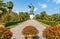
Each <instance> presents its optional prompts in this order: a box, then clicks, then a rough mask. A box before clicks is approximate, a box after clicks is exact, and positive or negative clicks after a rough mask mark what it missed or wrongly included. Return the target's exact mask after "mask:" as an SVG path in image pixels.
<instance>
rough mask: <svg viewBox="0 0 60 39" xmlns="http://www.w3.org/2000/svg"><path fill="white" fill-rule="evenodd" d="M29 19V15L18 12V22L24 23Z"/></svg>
mask: <svg viewBox="0 0 60 39" xmlns="http://www.w3.org/2000/svg"><path fill="white" fill-rule="evenodd" d="M27 19H29V15H28V13H27V12H19V20H20V21H25V20H27Z"/></svg>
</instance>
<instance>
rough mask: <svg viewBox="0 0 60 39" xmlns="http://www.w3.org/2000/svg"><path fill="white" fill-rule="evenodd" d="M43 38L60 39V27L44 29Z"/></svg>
mask: <svg viewBox="0 0 60 39" xmlns="http://www.w3.org/2000/svg"><path fill="white" fill-rule="evenodd" d="M43 37H44V38H46V39H60V26H50V27H47V28H46V29H44V31H43Z"/></svg>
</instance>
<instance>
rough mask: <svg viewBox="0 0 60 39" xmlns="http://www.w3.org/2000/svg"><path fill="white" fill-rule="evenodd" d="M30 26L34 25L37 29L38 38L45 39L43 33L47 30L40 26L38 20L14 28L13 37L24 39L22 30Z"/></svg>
mask: <svg viewBox="0 0 60 39" xmlns="http://www.w3.org/2000/svg"><path fill="white" fill-rule="evenodd" d="M28 25H32V26H34V27H36V28H37V29H38V31H39V34H38V36H39V37H40V39H44V38H43V37H42V31H43V29H44V28H45V27H44V25H42V24H40V23H39V22H38V21H36V20H28V21H26V22H23V23H22V24H20V25H18V26H16V27H15V28H12V29H11V31H12V32H13V37H12V38H15V39H24V36H23V35H22V33H21V32H22V29H23V28H25V27H26V26H28Z"/></svg>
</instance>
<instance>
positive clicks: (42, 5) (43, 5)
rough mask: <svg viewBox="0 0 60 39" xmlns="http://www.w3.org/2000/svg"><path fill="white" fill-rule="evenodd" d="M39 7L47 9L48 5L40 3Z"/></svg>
mask: <svg viewBox="0 0 60 39" xmlns="http://www.w3.org/2000/svg"><path fill="white" fill-rule="evenodd" d="M39 6H41V7H42V8H47V5H46V4H40V3H39Z"/></svg>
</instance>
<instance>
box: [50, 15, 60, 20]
mask: <svg viewBox="0 0 60 39" xmlns="http://www.w3.org/2000/svg"><path fill="white" fill-rule="evenodd" d="M51 20H52V21H59V20H60V14H53V15H51Z"/></svg>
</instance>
